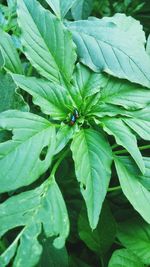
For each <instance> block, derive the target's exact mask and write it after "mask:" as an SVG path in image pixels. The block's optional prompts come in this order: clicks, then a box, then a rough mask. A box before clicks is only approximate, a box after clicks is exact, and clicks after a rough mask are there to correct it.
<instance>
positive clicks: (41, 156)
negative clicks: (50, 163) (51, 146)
mask: <svg viewBox="0 0 150 267" xmlns="http://www.w3.org/2000/svg"><path fill="white" fill-rule="evenodd" d="M47 152H48V146H45V147H43V149H42V151H41V153H40V156H39V157H40V160H41V161H43V160H45V158H46V155H47Z"/></svg>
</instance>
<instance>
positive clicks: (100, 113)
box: [88, 101, 130, 118]
mask: <svg viewBox="0 0 150 267" xmlns="http://www.w3.org/2000/svg"><path fill="white" fill-rule="evenodd" d="M116 115H122V116H127V117H130V114H129V112H127V110H125V109H123V108H122V107H118V106H115V105H111V104H106V103H103V102H100V101H99V102H98V103H97V105H95V106H93V107H92V108H91V110H89V112H88V116H94V117H98V118H103V117H105V116H109V117H115V116H116Z"/></svg>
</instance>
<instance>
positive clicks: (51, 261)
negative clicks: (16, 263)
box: [38, 238, 69, 267]
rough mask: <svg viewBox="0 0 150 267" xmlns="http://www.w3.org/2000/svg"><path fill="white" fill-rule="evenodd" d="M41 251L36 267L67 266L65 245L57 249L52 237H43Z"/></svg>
mask: <svg viewBox="0 0 150 267" xmlns="http://www.w3.org/2000/svg"><path fill="white" fill-rule="evenodd" d="M42 243H43V253H42V256H41V261H40V263H39V264H38V267H44V266H45V267H46V266H49V267H58V266H59V267H69V266H68V254H67V250H66V248H65V247H63V248H61V249H57V248H55V247H54V246H53V244H52V238H49V239H47V240H46V239H43V242H42Z"/></svg>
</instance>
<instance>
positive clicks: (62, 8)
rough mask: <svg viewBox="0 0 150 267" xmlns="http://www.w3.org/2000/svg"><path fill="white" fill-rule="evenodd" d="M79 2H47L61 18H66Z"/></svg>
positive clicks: (60, 0) (73, 0) (57, 0)
mask: <svg viewBox="0 0 150 267" xmlns="http://www.w3.org/2000/svg"><path fill="white" fill-rule="evenodd" d="M76 1H77V0H63V1H62V0H46V2H47V3H48V4H49V5H50V7H51V8H52V9H53V11H54V12H55V14H56V15H57V16H58V17H59V18H64V17H65V15H66V14H67V12H68V11H69V9H70V8H71V7H72V6H73V4H74V3H75V2H76Z"/></svg>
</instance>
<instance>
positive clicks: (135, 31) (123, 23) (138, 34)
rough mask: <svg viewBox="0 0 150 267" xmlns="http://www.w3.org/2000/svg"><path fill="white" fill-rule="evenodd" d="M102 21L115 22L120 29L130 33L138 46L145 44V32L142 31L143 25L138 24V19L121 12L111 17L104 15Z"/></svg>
mask: <svg viewBox="0 0 150 267" xmlns="http://www.w3.org/2000/svg"><path fill="white" fill-rule="evenodd" d="M103 21H105V22H113V23H115V24H116V25H117V27H118V28H119V29H120V30H123V31H124V32H125V33H127V34H128V35H130V37H131V38H132V39H134V40H135V41H136V42H137V44H139V46H141V45H145V42H146V37H145V32H144V31H143V26H142V25H141V24H140V21H138V20H136V19H134V18H133V17H131V16H126V15H125V14H122V13H117V14H115V15H114V16H113V17H104V18H103Z"/></svg>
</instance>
